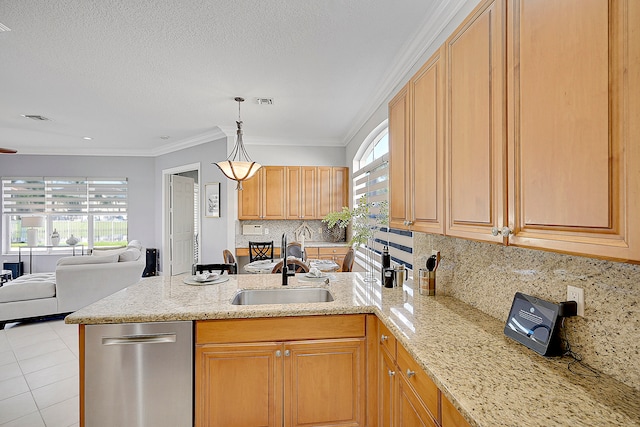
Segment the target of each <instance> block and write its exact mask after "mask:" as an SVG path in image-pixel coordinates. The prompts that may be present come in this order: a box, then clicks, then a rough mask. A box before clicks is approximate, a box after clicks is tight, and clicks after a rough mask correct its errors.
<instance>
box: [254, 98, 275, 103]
mask: <svg viewBox="0 0 640 427" xmlns="http://www.w3.org/2000/svg"><path fill="white" fill-rule="evenodd" d="M256 102H257V103H258V104H266V105H273V98H256Z"/></svg>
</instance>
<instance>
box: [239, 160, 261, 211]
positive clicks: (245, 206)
mask: <svg viewBox="0 0 640 427" xmlns="http://www.w3.org/2000/svg"><path fill="white" fill-rule="evenodd" d="M263 169H264V167H262V168H260V170H259V171H258V172H257V173H256V174H255V175H254V176H253V177H251V178H250V179H248V180H246V181H244V182H243V183H242V190H240V191H238V218H239V219H261V218H262V174H263Z"/></svg>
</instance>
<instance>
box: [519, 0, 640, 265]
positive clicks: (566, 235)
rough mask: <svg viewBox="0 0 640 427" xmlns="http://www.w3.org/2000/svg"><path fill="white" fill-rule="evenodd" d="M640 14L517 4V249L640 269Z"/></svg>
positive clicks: (576, 5)
mask: <svg viewBox="0 0 640 427" xmlns="http://www.w3.org/2000/svg"><path fill="white" fill-rule="evenodd" d="M638 11H639V6H638V2H637V0H615V1H613V0H612V1H609V0H591V1H586V2H585V1H581V0H561V1H558V0H537V1H535V2H529V1H525V0H511V1H510V7H509V20H508V22H509V28H508V31H509V38H510V39H513V40H514V43H513V45H512V50H510V51H509V57H508V59H509V76H508V77H509V87H510V89H512V90H510V94H509V98H508V99H509V111H510V113H511V114H509V117H510V121H509V143H510V145H509V152H510V164H509V167H510V170H509V173H510V179H511V180H512V181H513V185H510V189H512V193H511V197H510V206H509V211H510V212H509V214H510V217H509V225H510V227H511V228H512V229H513V231H514V233H515V235H513V236H511V237H510V239H509V243H510V244H515V245H523V246H532V247H544V248H550V249H554V250H558V251H561V252H571V253H580V254H587V255H595V256H601V257H607V258H617V259H621V260H628V259H634V260H640V242H639V240H640V222H638V221H637V217H638V215H637V212H638V208H639V207H640V184H639V181H640V179H639V177H640V174H639V173H638V171H639V170H640V156H639V155H638V148H637V146H638V144H637V143H638V141H639V140H640V131H639V129H640V126H638V120H637V119H638V117H640V103H639V102H638V98H639V96H638V95H637V94H638V93H639V92H638V87H639V86H638V85H639V84H640V77H639V76H640V74H639V71H638V70H639V68H640V59H639V58H640V40H639V39H640V38H639V37H638V35H637V33H636V34H635V35H633V34H632V32H635V31H636V29H637V28H638V27H639V26H640V16H639V12H638ZM630 70H633V72H630ZM634 88H635V89H634ZM631 94H635V95H631ZM631 218H634V219H631Z"/></svg>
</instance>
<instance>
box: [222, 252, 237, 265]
mask: <svg viewBox="0 0 640 427" xmlns="http://www.w3.org/2000/svg"><path fill="white" fill-rule="evenodd" d="M222 259H223V260H224V261H223V262H224V263H225V264H235V263H236V258H235V257H234V256H233V253H231V251H230V250H229V249H225V250H223V251H222Z"/></svg>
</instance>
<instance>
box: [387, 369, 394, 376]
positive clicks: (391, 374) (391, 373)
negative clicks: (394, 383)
mask: <svg viewBox="0 0 640 427" xmlns="http://www.w3.org/2000/svg"><path fill="white" fill-rule="evenodd" d="M387 373H388V374H389V376H390V377H392V376H394V375H395V374H396V371H392V370H391V369H389V372H387Z"/></svg>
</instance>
